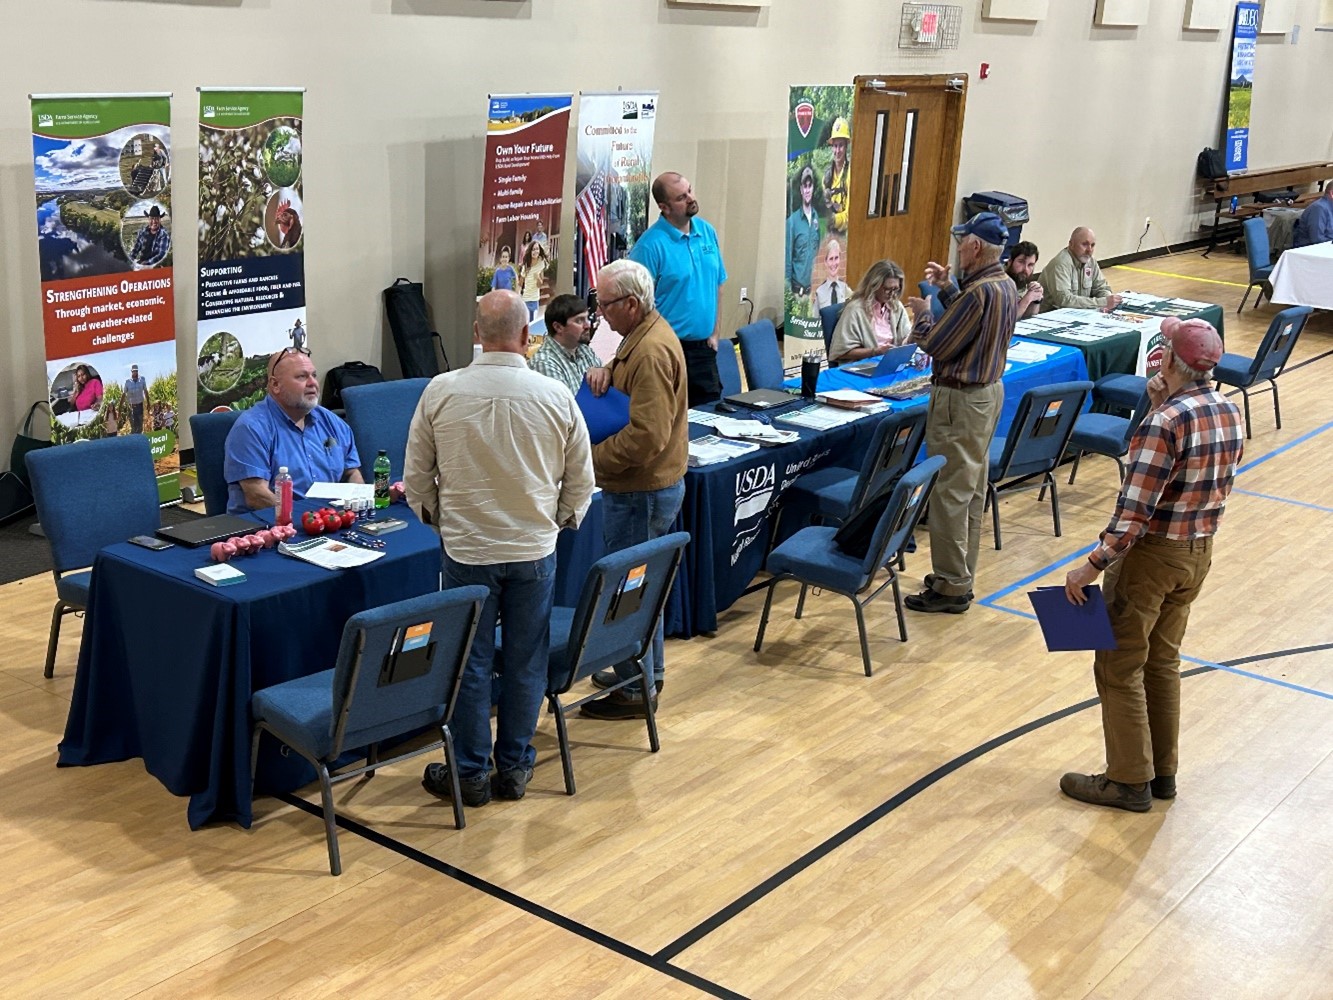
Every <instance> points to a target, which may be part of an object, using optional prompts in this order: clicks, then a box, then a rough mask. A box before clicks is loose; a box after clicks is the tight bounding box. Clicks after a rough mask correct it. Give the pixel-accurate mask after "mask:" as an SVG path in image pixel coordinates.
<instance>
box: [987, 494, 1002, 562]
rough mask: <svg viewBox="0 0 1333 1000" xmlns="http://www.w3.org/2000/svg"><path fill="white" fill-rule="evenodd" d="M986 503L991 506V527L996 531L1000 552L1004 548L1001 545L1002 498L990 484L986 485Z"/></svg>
mask: <svg viewBox="0 0 1333 1000" xmlns="http://www.w3.org/2000/svg"><path fill="white" fill-rule="evenodd" d="M986 502H987V503H988V504H990V520H991V527H992V528H994V530H995V551H996V552H999V551H1000V549H1001V548H1002V546H1001V544H1000V496H999V494H998V493H996V492H995V487H994V486H992V485H991V484H990V483H987V484H986Z"/></svg>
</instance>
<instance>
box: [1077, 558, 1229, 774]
mask: <svg viewBox="0 0 1333 1000" xmlns="http://www.w3.org/2000/svg"><path fill="white" fill-rule="evenodd" d="M1212 541H1213V540H1212V539H1211V538H1196V539H1194V540H1193V541H1184V542H1179V541H1173V540H1171V539H1168V538H1161V537H1158V536H1156V535H1144V536H1143V537H1142V538H1140V539H1139V540H1138V541H1137V542H1136V543H1135V544H1134V546H1133V548H1131V549H1130V550H1129V553H1128V554H1127V555H1126V556H1125V558H1124V559H1122V560H1120V561H1119V562H1117V563H1113V564H1112V565H1111V567H1110V568H1109V569H1108V570H1107V571H1106V583H1105V596H1106V606H1107V609H1108V610H1109V611H1110V613H1111V629H1112V631H1113V632H1114V633H1115V639H1116V642H1117V643H1118V644H1119V647H1120V648H1119V649H1111V650H1100V651H1099V652H1098V653H1097V656H1096V660H1095V662H1094V665H1093V675H1094V676H1095V677H1096V680H1097V693H1098V695H1100V696H1101V700H1102V732H1103V734H1104V735H1105V737H1106V776H1107V777H1108V778H1110V779H1111V780H1112V781H1120V782H1124V783H1126V784H1136V785H1137V784H1140V783H1142V782H1145V781H1150V780H1152V779H1153V778H1154V777H1168V776H1170V775H1174V774H1175V773H1176V767H1177V764H1178V762H1179V755H1178V751H1177V741H1178V738H1179V735H1180V643H1181V640H1182V639H1184V637H1185V625H1186V624H1187V623H1188V622H1189V617H1190V605H1191V604H1192V603H1193V602H1194V599H1195V598H1196V597H1198V596H1199V592H1200V591H1201V590H1202V589H1203V581H1204V579H1205V578H1206V577H1207V576H1208V569H1209V567H1211V566H1212V563H1213V546H1212Z"/></svg>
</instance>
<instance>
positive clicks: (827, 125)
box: [782, 86, 853, 367]
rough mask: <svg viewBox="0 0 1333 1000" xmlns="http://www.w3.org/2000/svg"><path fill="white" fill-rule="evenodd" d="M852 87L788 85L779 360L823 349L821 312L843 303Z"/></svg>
mask: <svg viewBox="0 0 1333 1000" xmlns="http://www.w3.org/2000/svg"><path fill="white" fill-rule="evenodd" d="M852 99H853V89H852V88H851V87H847V86H839V87H792V88H791V91H790V94H789V97H788V109H789V114H788V121H787V198H786V202H785V209H784V211H785V214H786V220H787V221H786V225H785V228H784V230H783V231H784V233H785V251H784V253H783V257H782V261H783V267H784V273H783V283H782V287H783V300H784V306H785V308H784V309H783V353H784V354H785V355H786V357H785V364H786V365H787V366H788V367H791V366H793V365H795V364H798V363H799V362H800V359H801V356H802V355H803V354H805V353H806V352H807V351H809V350H812V349H818V350H820V351H823V349H824V334H823V329H822V327H821V326H820V322H819V310H820V309H821V308H822V307H824V306H828V305H836V304H837V303H840V302H846V301H847V296H848V295H850V294H851V288H850V287H849V286H848V282H847V271H846V267H847V211H848V207H849V205H850V204H851V202H850V185H851V177H852V153H851V144H852V132H851V121H852Z"/></svg>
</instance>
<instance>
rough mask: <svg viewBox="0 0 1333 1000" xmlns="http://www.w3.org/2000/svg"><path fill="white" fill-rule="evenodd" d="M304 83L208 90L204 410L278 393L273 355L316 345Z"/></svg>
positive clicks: (203, 156) (202, 218)
mask: <svg viewBox="0 0 1333 1000" xmlns="http://www.w3.org/2000/svg"><path fill="white" fill-rule="evenodd" d="M303 103H304V92H303V91H301V90H300V89H291V88H288V89H280V88H272V89H254V90H211V89H208V88H200V90H199V308H198V322H199V327H198V331H199V332H198V341H197V344H196V348H197V355H198V373H197V379H198V407H199V412H200V413H208V412H210V411H223V410H244V409H248V408H249V407H251V406H254V405H255V404H256V403H258V402H260V401H261V400H262V399H263V398H264V395H265V393H266V392H267V391H268V385H267V382H268V359H269V356H270V355H271V354H273V352H274V351H278V350H281V349H282V348H284V347H291V348H296V349H297V350H304V351H309V350H310V348H311V342H310V332H309V331H310V327H309V322H308V320H307V319H306V311H305V202H304V201H303V199H302V196H301V192H302V188H303V170H302V166H303V157H302V149H301V134H302V113H303Z"/></svg>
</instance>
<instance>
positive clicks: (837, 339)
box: [829, 260, 912, 364]
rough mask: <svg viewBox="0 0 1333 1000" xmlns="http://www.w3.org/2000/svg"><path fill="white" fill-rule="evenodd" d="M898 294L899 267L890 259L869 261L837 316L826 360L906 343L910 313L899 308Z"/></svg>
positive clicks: (900, 283) (874, 352)
mask: <svg viewBox="0 0 1333 1000" xmlns="http://www.w3.org/2000/svg"><path fill="white" fill-rule="evenodd" d="M902 294H903V269H902V268H901V267H899V266H898V265H897V264H896V263H895V262H894V261H891V260H881V261H876V262H875V263H874V264H871V265H870V269H869V270H867V271H866V273H865V275H864V276H863V277H862V278H861V283H860V284H859V285H857V286H856V291H855V292H853V293H852V297H851V298H850V299H848V300H847V305H845V306H844V307H843V310H842V315H841V316H839V317H838V325H837V326H836V327H835V328H834V330H833V343H832V344H831V345H830V347H829V361H831V362H834V363H836V364H846V363H848V362H849V361H861V360H862V359H864V358H871V357H876V356H878V355H880V354H883V353H884V352H885V351H888V350H890V349H891V348H894V347H901V346H902V345H903V344H905V343H907V341H908V339H909V338H910V337H911V336H912V317H911V316H909V315H907V310H906V309H905V308H903V304H902Z"/></svg>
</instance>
